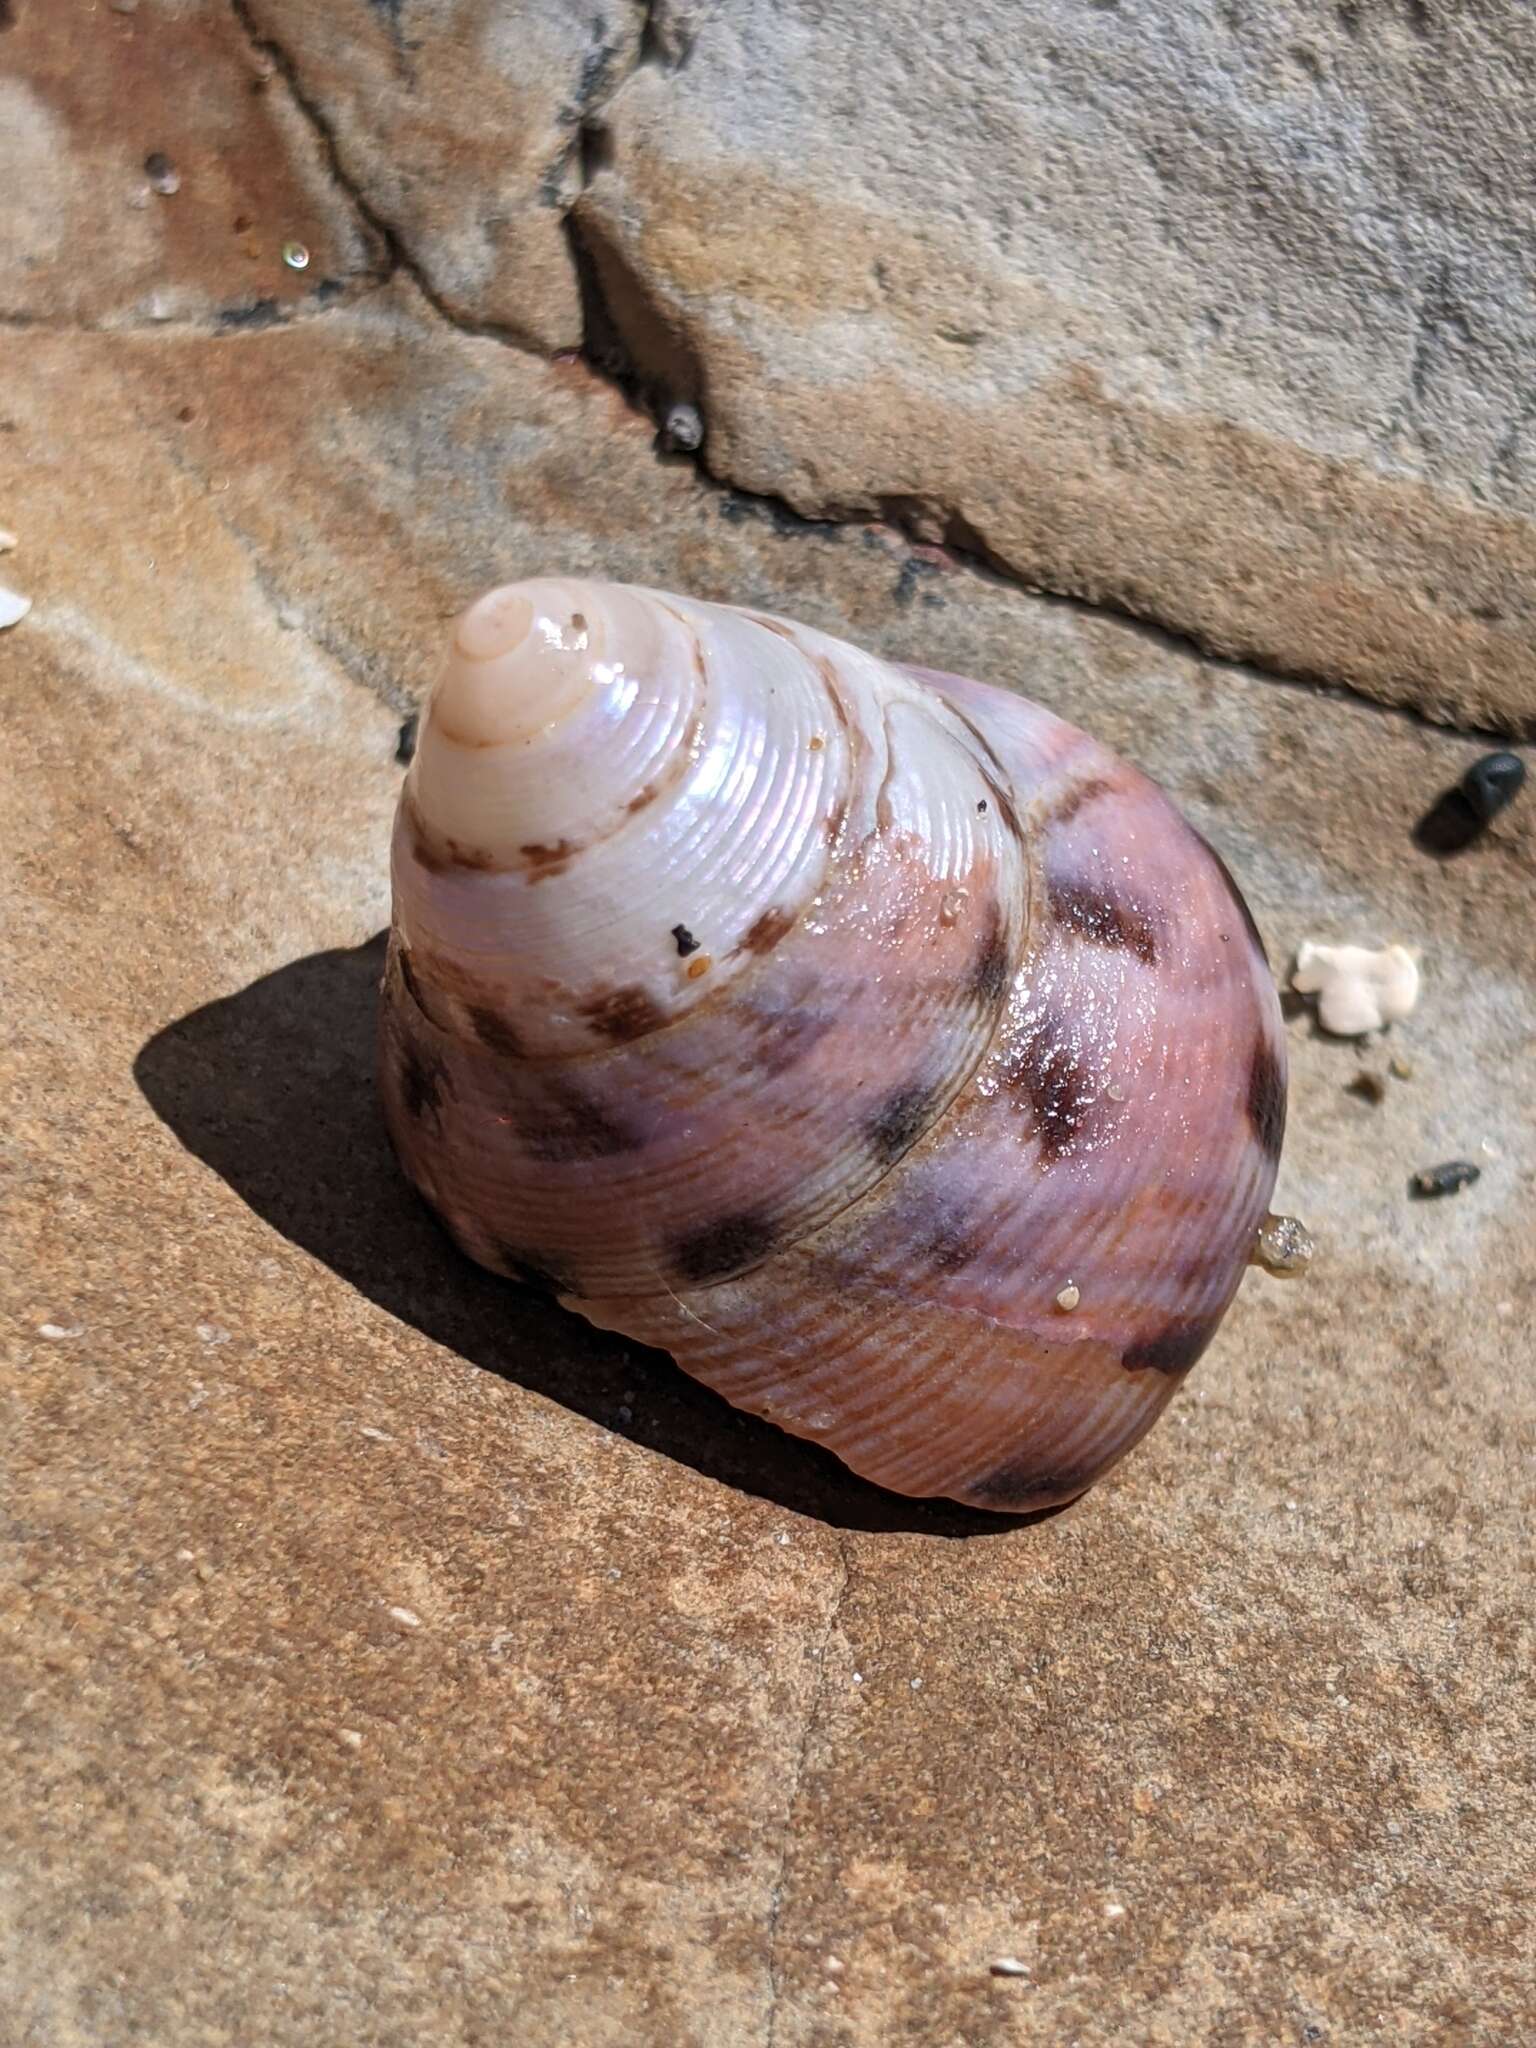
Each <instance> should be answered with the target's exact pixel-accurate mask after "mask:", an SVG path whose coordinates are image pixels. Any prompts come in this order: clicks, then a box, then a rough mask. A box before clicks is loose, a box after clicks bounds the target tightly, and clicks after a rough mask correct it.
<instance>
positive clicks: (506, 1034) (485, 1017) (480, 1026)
mask: <svg viewBox="0 0 1536 2048" xmlns="http://www.w3.org/2000/svg"><path fill="white" fill-rule="evenodd" d="M465 1015H466V1016H467V1017H468V1019H469V1027H470V1029H471V1030H472V1031H473V1032H474V1034H475V1036H476V1038H478V1039H479V1041H480V1043H481V1044H482V1045H483V1046H484V1047H485V1049H486V1051H487V1052H494V1053H499V1054H500V1055H501V1057H502V1058H504V1059H509V1060H520V1059H521V1058H522V1056H523V1041H522V1040H521V1039H520V1038H519V1037H518V1035H517V1032H516V1031H515V1030H514V1029H513V1027H512V1025H511V1024H509V1023H508V1021H507V1019H506V1018H505V1017H503V1016H502V1014H501V1012H500V1011H499V1010H493V1009H490V1008H489V1007H488V1006H487V1005H486V1004H484V1003H469V1004H466V1006H465Z"/></svg>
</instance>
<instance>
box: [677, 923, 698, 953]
mask: <svg viewBox="0 0 1536 2048" xmlns="http://www.w3.org/2000/svg"><path fill="white" fill-rule="evenodd" d="M672 936H673V938H674V939H676V941H677V957H678V959H679V960H686V959H687V958H688V955H689V954H690V953H697V951H698V950H699V942H698V940H697V939H696V938H695V937H694V936H693V933H692V932H691V931H689V929H688V927H687V925H685V924H675V925H673V927H672Z"/></svg>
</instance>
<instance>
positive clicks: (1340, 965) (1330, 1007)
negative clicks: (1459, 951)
mask: <svg viewBox="0 0 1536 2048" xmlns="http://www.w3.org/2000/svg"><path fill="white" fill-rule="evenodd" d="M1291 986H1292V988H1294V989H1296V990H1297V991H1298V993H1299V994H1301V995H1304V996H1316V997H1317V1016H1318V1022H1319V1023H1320V1024H1321V1025H1322V1027H1323V1029H1324V1030H1325V1031H1331V1032H1333V1033H1334V1035H1335V1036H1336V1037H1338V1038H1362V1037H1363V1036H1364V1035H1365V1033H1366V1032H1367V1031H1379V1030H1380V1029H1381V1028H1382V1026H1383V1025H1384V1024H1395V1023H1397V1022H1398V1020H1399V1019H1400V1018H1403V1017H1406V1016H1407V1015H1408V1013H1409V1012H1410V1011H1411V1010H1412V1009H1413V1007H1414V1005H1415V1003H1417V1001H1418V1000H1419V969H1418V963H1417V962H1416V961H1415V959H1414V957H1413V955H1412V954H1411V953H1410V952H1409V951H1408V949H1407V947H1406V946H1383V947H1382V948H1381V950H1380V951H1379V952H1372V951H1371V949H1370V948H1369V947H1368V946H1320V945H1318V944H1316V943H1315V942H1314V941H1313V940H1311V939H1303V940H1302V942H1301V945H1300V946H1299V947H1298V948H1297V951H1296V966H1295V968H1294V970H1293V971H1292V974H1291Z"/></svg>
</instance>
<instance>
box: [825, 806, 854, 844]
mask: <svg viewBox="0 0 1536 2048" xmlns="http://www.w3.org/2000/svg"><path fill="white" fill-rule="evenodd" d="M847 816H848V799H847V798H846V797H841V796H840V797H836V798H834V799H833V803H832V808H831V809H830V810H829V811H828V812H827V815H826V818H825V820H824V821H823V824H822V830H823V831H824V832H825V833H826V835H827V844H828V846H836V844H837V842H838V840H839V839H841V838H842V836H843V825H844V822H845V820H846V819H847Z"/></svg>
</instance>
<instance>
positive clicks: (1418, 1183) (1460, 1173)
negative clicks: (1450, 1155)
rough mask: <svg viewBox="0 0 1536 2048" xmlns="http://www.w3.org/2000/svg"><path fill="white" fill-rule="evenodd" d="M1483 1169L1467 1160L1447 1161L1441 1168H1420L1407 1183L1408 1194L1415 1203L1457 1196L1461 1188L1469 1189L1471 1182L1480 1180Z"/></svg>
mask: <svg viewBox="0 0 1536 2048" xmlns="http://www.w3.org/2000/svg"><path fill="white" fill-rule="evenodd" d="M1482 1177H1483V1169H1482V1168H1481V1167H1480V1166H1474V1165H1473V1164H1472V1162H1471V1160H1469V1159H1447V1160H1446V1162H1445V1163H1444V1165H1443V1166H1422V1167H1420V1169H1419V1171H1418V1172H1417V1173H1416V1174H1415V1175H1414V1176H1413V1178H1412V1179H1411V1180H1410V1181H1409V1183H1408V1192H1409V1194H1410V1195H1412V1196H1413V1198H1414V1200H1415V1201H1419V1202H1424V1201H1428V1200H1429V1199H1430V1198H1431V1197H1432V1196H1434V1195H1459V1194H1460V1193H1461V1190H1462V1189H1463V1188H1469V1187H1471V1185H1472V1183H1473V1181H1475V1180H1481V1179H1482Z"/></svg>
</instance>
